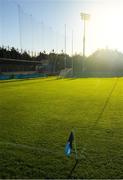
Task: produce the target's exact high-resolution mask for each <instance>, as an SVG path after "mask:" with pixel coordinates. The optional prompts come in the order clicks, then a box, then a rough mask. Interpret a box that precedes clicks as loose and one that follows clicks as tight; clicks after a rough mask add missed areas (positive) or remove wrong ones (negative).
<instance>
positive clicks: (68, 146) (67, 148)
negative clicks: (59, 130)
mask: <svg viewBox="0 0 123 180" xmlns="http://www.w3.org/2000/svg"><path fill="white" fill-rule="evenodd" d="M73 140H74V135H73V132H71V133H70V136H69V138H68V141H67V144H66V146H65V154H66V156H70V154H71V151H72V143H73Z"/></svg>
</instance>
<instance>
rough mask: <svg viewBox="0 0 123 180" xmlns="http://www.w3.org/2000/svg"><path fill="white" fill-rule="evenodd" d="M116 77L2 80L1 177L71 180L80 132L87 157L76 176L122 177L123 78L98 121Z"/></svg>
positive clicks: (79, 143)
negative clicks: (71, 143)
mask: <svg viewBox="0 0 123 180" xmlns="http://www.w3.org/2000/svg"><path fill="white" fill-rule="evenodd" d="M116 80H117V79H116V78H107V79H106V78H84V79H56V78H44V79H34V80H23V81H19V80H18V81H5V82H3V81H2V82H0V178H20V179H22V178H45V179H46V178H65V179H66V178H68V176H69V174H70V172H71V170H72V168H73V167H74V164H75V160H74V153H73V154H72V155H71V157H70V158H67V157H65V155H64V147H65V144H66V141H67V139H68V136H69V134H70V132H71V130H72V129H73V128H75V135H76V143H77V149H78V154H79V153H80V152H81V151H82V150H83V148H84V152H83V153H82V159H81V160H80V161H79V163H78V164H77V166H76V168H75V169H74V171H73V172H72V174H71V178H98V179H99V178H123V79H122V78H119V79H118V83H117V85H116V87H115V89H114V91H113V93H112V96H111V97H110V99H109V101H108V104H107V106H106V109H105V111H104V113H103V114H102V116H101V118H100V119H99V121H98V122H96V120H97V117H98V116H99V114H100V112H101V110H102V109H103V106H104V104H105V102H106V99H107V98H108V96H109V94H110V92H111V89H112V87H113V85H114V83H115V82H116Z"/></svg>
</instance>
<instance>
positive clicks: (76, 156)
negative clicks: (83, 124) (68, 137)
mask: <svg viewBox="0 0 123 180" xmlns="http://www.w3.org/2000/svg"><path fill="white" fill-rule="evenodd" d="M73 133H74V150H75V160H76V161H77V160H78V152H77V145H76V135H75V130H74V129H73Z"/></svg>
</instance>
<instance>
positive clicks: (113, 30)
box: [87, 1, 123, 52]
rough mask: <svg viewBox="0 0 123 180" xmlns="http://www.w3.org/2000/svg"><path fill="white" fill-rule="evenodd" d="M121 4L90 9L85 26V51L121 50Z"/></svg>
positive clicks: (110, 4) (122, 44)
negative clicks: (88, 19) (101, 49)
mask: <svg viewBox="0 0 123 180" xmlns="http://www.w3.org/2000/svg"><path fill="white" fill-rule="evenodd" d="M122 7H123V2H122V1H120V2H118V1H117V3H116V2H114V1H113V2H111V1H109V2H108V3H103V4H99V5H97V6H96V8H95V7H94V8H92V11H91V19H90V22H89V23H88V25H87V47H88V48H87V50H88V51H90V52H92V51H93V50H95V49H98V48H105V47H108V48H113V49H118V50H123V9H122Z"/></svg>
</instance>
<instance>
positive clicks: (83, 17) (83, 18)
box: [80, 13, 90, 58]
mask: <svg viewBox="0 0 123 180" xmlns="http://www.w3.org/2000/svg"><path fill="white" fill-rule="evenodd" d="M80 15H81V19H82V20H83V23H84V33H83V57H84V58H85V31H86V29H85V22H86V21H88V20H89V19H90V15H89V14H85V13H81V14H80Z"/></svg>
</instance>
